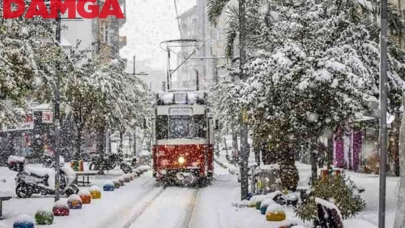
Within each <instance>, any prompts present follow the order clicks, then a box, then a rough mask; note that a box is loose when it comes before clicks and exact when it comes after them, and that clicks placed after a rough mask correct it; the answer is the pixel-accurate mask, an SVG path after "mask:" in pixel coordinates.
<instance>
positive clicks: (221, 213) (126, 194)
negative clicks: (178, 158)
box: [0, 156, 398, 228]
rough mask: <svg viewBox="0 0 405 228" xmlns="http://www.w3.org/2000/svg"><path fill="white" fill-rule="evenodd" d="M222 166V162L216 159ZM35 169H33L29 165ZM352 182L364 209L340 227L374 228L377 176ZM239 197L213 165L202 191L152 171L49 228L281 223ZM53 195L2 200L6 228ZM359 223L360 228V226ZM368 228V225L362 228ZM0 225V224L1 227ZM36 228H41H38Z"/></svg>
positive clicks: (391, 188)
mask: <svg viewBox="0 0 405 228" xmlns="http://www.w3.org/2000/svg"><path fill="white" fill-rule="evenodd" d="M221 157H222V156H221ZM221 157H220V158H219V159H221ZM221 161H222V162H223V163H226V162H227V161H224V160H221ZM34 167H35V165H34ZM297 167H298V169H299V171H300V180H301V181H300V185H306V182H307V180H308V177H309V176H310V166H309V165H305V164H301V163H297ZM0 169H1V170H0V174H1V178H0V179H1V180H2V182H0V183H1V185H0V186H1V188H2V189H7V190H8V191H14V189H13V188H14V177H15V173H14V172H12V171H9V170H8V169H7V168H0ZM347 174H348V175H349V176H350V178H351V179H352V180H354V181H355V182H356V183H357V184H358V185H360V186H362V187H364V188H365V192H364V193H362V197H363V198H364V199H365V201H366V203H367V206H366V209H365V211H363V212H361V213H360V214H359V215H358V216H356V218H355V219H350V220H347V221H345V228H346V227H347V228H361V227H364V228H373V227H376V224H377V211H378V201H377V200H376V199H377V197H378V176H376V175H366V174H357V173H351V172H347ZM119 175H122V173H120V170H113V171H112V172H111V173H110V174H107V175H105V176H101V177H98V178H97V179H92V180H91V181H92V183H93V184H95V185H98V186H100V187H101V186H102V185H103V183H104V182H105V180H107V179H113V178H116V177H117V176H119ZM397 182H398V178H388V182H387V183H388V186H387V190H388V194H387V210H388V213H387V227H393V217H394V209H395V207H394V205H395V200H396V199H395V195H396V193H395V191H396V185H397ZM239 199H240V183H238V182H237V176H236V175H232V174H230V173H229V170H228V169H226V168H223V167H222V166H220V165H218V163H215V178H214V181H213V184H212V185H210V186H207V187H205V188H200V189H193V188H186V187H183V188H182V187H167V188H163V187H157V186H155V181H154V179H153V178H152V175H151V172H146V173H145V174H143V175H142V176H140V177H139V178H136V179H135V180H134V181H133V182H131V183H126V185H125V186H123V187H121V188H119V189H116V190H115V191H113V192H102V198H101V199H99V200H93V201H92V203H91V204H89V205H84V207H83V209H81V210H71V215H70V216H67V217H56V218H55V222H54V224H52V225H50V226H49V227H54V228H67V227H83V228H107V227H116V228H121V227H122V228H124V227H125V228H135V227H142V228H153V227H167V228H178V227H182V228H183V227H184V228H186V227H190V228H227V227H236V228H248V227H259V228H261V227H263V228H264V227H270V228H278V227H279V226H280V225H281V224H283V222H281V223H280V222H268V221H266V219H265V216H263V215H261V214H260V212H259V211H257V210H256V209H254V208H236V207H234V206H233V205H232V204H233V203H234V202H238V201H239ZM53 202H54V199H53V197H52V196H48V197H39V196H34V197H32V198H29V199H18V198H13V199H12V200H10V201H5V202H3V215H4V217H5V220H3V221H0V224H4V225H5V227H11V226H12V224H13V221H14V219H15V218H16V217H17V216H18V215H20V214H27V215H30V216H33V215H34V214H35V212H36V211H37V210H39V209H42V208H47V209H49V208H51V207H52V205H53ZM285 211H286V214H287V221H294V222H296V223H298V224H302V225H309V224H303V223H302V222H301V221H300V220H299V219H298V218H296V216H295V215H294V210H293V208H291V207H286V208H285ZM360 224H363V225H362V226H359V225H360ZM366 225H367V226H366ZM0 227H1V226H0ZM38 227H41V226H38Z"/></svg>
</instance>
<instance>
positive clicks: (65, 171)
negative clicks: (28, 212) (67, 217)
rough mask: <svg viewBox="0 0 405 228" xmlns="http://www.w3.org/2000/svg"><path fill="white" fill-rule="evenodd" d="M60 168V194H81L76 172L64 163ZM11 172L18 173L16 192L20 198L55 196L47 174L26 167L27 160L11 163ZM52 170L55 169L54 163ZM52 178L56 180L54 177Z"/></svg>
mask: <svg viewBox="0 0 405 228" xmlns="http://www.w3.org/2000/svg"><path fill="white" fill-rule="evenodd" d="M62 164H63V165H61V167H60V174H59V175H60V177H59V178H60V194H65V195H66V196H68V197H69V196H70V195H72V194H77V193H78V192H79V187H78V186H77V185H75V184H74V183H75V181H76V173H75V172H74V170H73V169H72V168H70V167H68V166H65V165H64V163H62ZM8 165H9V168H10V170H13V171H16V172H18V173H17V177H16V178H15V180H16V188H15V192H16V194H17V196H18V197H20V198H29V197H31V196H32V195H33V194H41V195H54V194H55V188H52V187H51V186H49V177H50V176H49V175H48V174H47V173H46V172H40V171H39V170H34V169H28V168H27V167H25V160H23V158H22V159H21V158H20V159H19V160H17V161H12V162H9V164H8ZM50 168H55V164H54V163H53V164H52V165H51V166H50ZM51 178H54V176H52V177H51Z"/></svg>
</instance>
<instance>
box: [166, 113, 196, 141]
mask: <svg viewBox="0 0 405 228" xmlns="http://www.w3.org/2000/svg"><path fill="white" fill-rule="evenodd" d="M191 128H192V118H191V116H170V117H169V139H178V138H191V131H190V130H191Z"/></svg>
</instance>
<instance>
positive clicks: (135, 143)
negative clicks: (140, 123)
mask: <svg viewBox="0 0 405 228" xmlns="http://www.w3.org/2000/svg"><path fill="white" fill-rule="evenodd" d="M136 145H137V142H136V127H135V131H134V157H135V156H136V152H137V150H136Z"/></svg>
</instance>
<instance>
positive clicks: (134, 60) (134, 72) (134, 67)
mask: <svg viewBox="0 0 405 228" xmlns="http://www.w3.org/2000/svg"><path fill="white" fill-rule="evenodd" d="M135 61H136V56H135V55H134V69H133V72H134V76H135V74H136V71H135V70H136V68H135V67H136V62H135Z"/></svg>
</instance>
